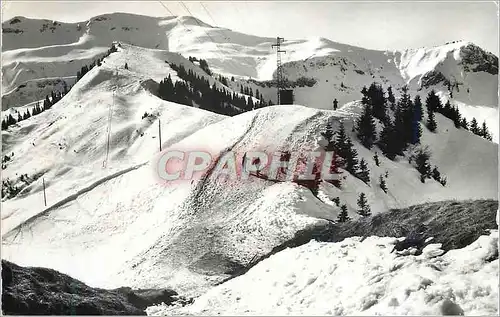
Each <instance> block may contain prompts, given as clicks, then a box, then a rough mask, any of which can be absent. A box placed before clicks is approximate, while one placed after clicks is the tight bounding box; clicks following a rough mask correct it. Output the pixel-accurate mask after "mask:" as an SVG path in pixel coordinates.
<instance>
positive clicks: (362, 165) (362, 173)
mask: <svg viewBox="0 0 500 317" xmlns="http://www.w3.org/2000/svg"><path fill="white" fill-rule="evenodd" d="M356 176H357V177H358V178H359V179H360V180H362V181H363V182H364V183H365V184H368V183H369V182H370V170H369V169H368V165H367V164H366V161H365V159H364V158H362V159H361V161H360V162H359V171H358V173H357V175H356Z"/></svg>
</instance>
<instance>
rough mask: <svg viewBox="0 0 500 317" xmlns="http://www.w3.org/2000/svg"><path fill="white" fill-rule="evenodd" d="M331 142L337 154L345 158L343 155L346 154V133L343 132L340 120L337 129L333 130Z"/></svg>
mask: <svg viewBox="0 0 500 317" xmlns="http://www.w3.org/2000/svg"><path fill="white" fill-rule="evenodd" d="M333 143H334V148H333V149H334V150H335V151H336V152H337V154H338V155H340V156H341V157H343V158H345V156H347V150H346V149H347V134H346V132H345V127H344V123H343V122H340V125H339V129H338V130H337V131H336V132H335V138H334V140H333Z"/></svg>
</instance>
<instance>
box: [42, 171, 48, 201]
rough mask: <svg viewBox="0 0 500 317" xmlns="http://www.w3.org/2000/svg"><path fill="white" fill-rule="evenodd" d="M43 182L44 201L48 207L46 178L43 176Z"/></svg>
mask: <svg viewBox="0 0 500 317" xmlns="http://www.w3.org/2000/svg"><path fill="white" fill-rule="evenodd" d="M42 183H43V202H44V203H45V207H47V194H46V193H45V178H42Z"/></svg>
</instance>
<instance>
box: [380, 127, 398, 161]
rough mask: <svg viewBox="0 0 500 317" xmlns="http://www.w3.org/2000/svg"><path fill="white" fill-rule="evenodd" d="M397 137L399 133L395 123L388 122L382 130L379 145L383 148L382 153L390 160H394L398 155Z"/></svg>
mask: <svg viewBox="0 0 500 317" xmlns="http://www.w3.org/2000/svg"><path fill="white" fill-rule="evenodd" d="M396 138H398V135H397V133H396V130H395V129H394V125H392V123H390V122H388V123H386V125H385V126H384V128H383V129H382V131H381V132H380V138H379V140H378V142H377V144H378V146H379V147H380V149H381V150H382V153H383V154H384V155H385V156H386V157H387V158H388V159H390V160H394V159H395V158H396V155H398V154H399V153H398V149H397V148H396V146H395V145H396V143H398V142H396V141H395V140H396Z"/></svg>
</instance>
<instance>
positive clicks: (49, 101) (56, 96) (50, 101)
mask: <svg viewBox="0 0 500 317" xmlns="http://www.w3.org/2000/svg"><path fill="white" fill-rule="evenodd" d="M63 83H64V86H63V91H62V92H57V91H56V92H54V91H52V93H51V94H50V97H49V95H47V96H45V100H44V101H43V104H42V105H40V103H39V102H37V103H36V105H35V106H34V107H33V108H31V111H30V109H26V112H25V113H21V112H18V113H17V118H15V117H14V116H13V115H12V114H9V115H8V116H6V117H5V118H4V119H3V120H2V130H6V129H7V128H8V127H9V126H10V125H13V124H16V123H17V122H20V121H23V120H26V119H28V118H31V116H36V115H37V114H40V113H42V112H44V111H45V110H48V109H50V108H52V106H53V105H55V104H56V103H57V102H58V101H59V100H61V99H62V97H63V96H65V95H66V94H67V93H68V91H69V89H68V86H67V85H66V82H64V81H63Z"/></svg>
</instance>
